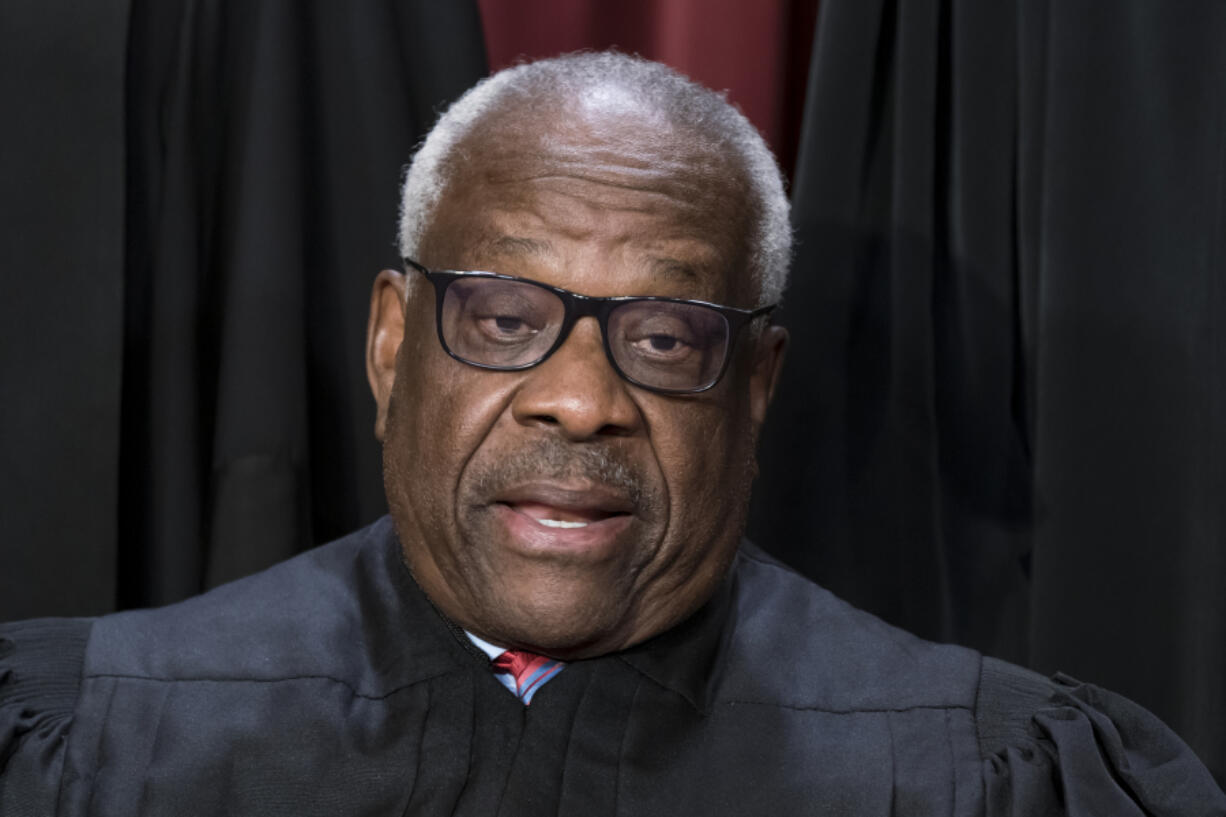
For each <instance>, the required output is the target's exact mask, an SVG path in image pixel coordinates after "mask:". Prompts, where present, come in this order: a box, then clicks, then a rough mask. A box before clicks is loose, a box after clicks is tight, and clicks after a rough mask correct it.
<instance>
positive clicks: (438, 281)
mask: <svg viewBox="0 0 1226 817" xmlns="http://www.w3.org/2000/svg"><path fill="white" fill-rule="evenodd" d="M401 260H402V261H404V264H405V267H407V268H411V269H414V270H417V271H418V272H420V273H421V274H422V275H424V276H425V278H426V280H427V281H429V282H430V284H431V285H432V286H433V287H434V312H435V314H434V328H435V331H436V332H437V334H438V342H439V343H440V344H442V347H443V351H445V352H446V353H447V354H448V355H450V356H451V357H452V358H454V359H456V360H458V361H460V362H461V363H465V364H467V365H469V366H475V367H476V368H478V369H488V370H490V371H498V372H516V371H522V370H523V369H531V368H532V367H533V366H539V365H540V364H542V363H544V362H545V361H546V360H548V359H549V357H550V356H551V355H552V354H553V353H554V352H556V351H557V350H558V348H559V347H561V346H562V344H563V343H565V342H566V339H567V338H568V337H570V332H571V329H573V328H574V326H575V323H576V322H577V321H578V320H579V319H580V318H586V317H592V318H595V319H596V322H597V323H599V324H600V339H601V342H602V343H603V344H604V353H605V358H606V359H607V360H608V361H609V365H610V366H612V367H613V371H615V372H617V374H618V375H619V376H621V378H622V379H623V380H625V381H626V382H627V383H633V384H634V385H636V386H638V387H639V388H642V389H647V390H648V391H653V392H656V393H658V394H699V393H701V392H704V391H707V390H708V389H712V388H714V387H715V385H716V384H717V383H719V381H720V380H722V379H723V378H724V374H725V372H727V371H728V364H729V363H730V362H731V361H732V353H733V351H734V350H735V348H736V342H737V339H738V337H740V333H741V329H743V328H744V327H745V326H746V325H748V324H749V323H751V322H752V321H754V320H755V319H757V318H760V317H762V316H763V315H769V314H770V313H771V312H772V311H774V309H775V308H776V307H777V306H778V304H770V305H769V306H762V307H759V308H757V309H740V308H738V307H735V306H724V305H722V304H713V303H709V302H708V301H695V300H687V299H685V298H666V297H663V296H658V295H612V296H603V297H601V296H595V295H583V294H580V293H578V292H571V291H570V290H569V289H562V288H561V287H555V286H551V285H549V284H546V283H542V282H541V281H534V280H532V279H531V278H520V277H518V276H515V275H503V274H502V273H500V272H485V271H481V270H465V271H461V270H432V269H430V268H428V267H426V266H425V265H423V264H419V263H417V262H416V261H414V260H413V259H412V258H402V259H401ZM462 278H497V279H499V280H503V281H515V282H518V283H521V284H530V285H531V286H534V287H540V288H541V289H544V290H547V291H549V292H552V293H553V294H554V295H556V296H557V297H558V299H559V300H561V301H562V309H563V317H562V326H561V327H560V328H559V329H558V337H557V338H556V339H555V340H554V342H553V344H552V345H551V346H550V347H549V348H548V349H547V350H545V352H544V353H543V354H542V355H541V356H540V357H538V358H537V359H536V360H533V361H530V362H528V363H520V364H517V365H514V366H499V365H496V364H492V363H477V362H476V361H473V360H469V359H468V358H464V357H460V356H459V355H457V354H456V353H455V352H453V351H452V350H451V347H450V346H448V345H447V339H446V338H445V337H443V296H444V294H445V293H446V292H447V287H449V286H451V284H452V283H453V282H454V281H458V280H460V279H462ZM639 301H655V302H659V303H671V304H688V305H691V306H702V307H706V308H707V309H712V310H714V311H715V312H717V313H719V315H720V316H721V317H722V318H723V319H724V322H725V323H726V324H727V326H728V347H727V348H726V349H725V350H724V359H723V362H721V363H720V366H719V371H718V372H717V373H716V374H715V377H713V378H712V379H711V382H710V383H708V384H706V385H705V386H699V387H697V388H693V389H669V388H663V387H660V386H652V385H649V384H647V383H642V382H640V381H638V380H635V379H634V378H633V377H631V376H630V375H628V374H627V373H626V372H625V371H623V370H622V367H621V366H619V365H618V364H617V360H616V359H615V358H614V357H613V349H612V347H611V346H610V345H609V315H610V313H612V311H613V310H614V309H616V308H617V307H618V306H621V305H623V304H628V303H636V302H639Z"/></svg>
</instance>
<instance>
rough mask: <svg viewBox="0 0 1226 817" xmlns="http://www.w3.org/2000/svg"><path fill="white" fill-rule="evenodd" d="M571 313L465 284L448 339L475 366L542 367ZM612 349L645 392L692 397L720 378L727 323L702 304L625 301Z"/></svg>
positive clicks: (473, 281) (507, 285) (449, 310)
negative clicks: (684, 393)
mask: <svg viewBox="0 0 1226 817" xmlns="http://www.w3.org/2000/svg"><path fill="white" fill-rule="evenodd" d="M565 318H566V308H565V305H564V304H563V302H562V299H561V298H559V297H558V295H557V294H556V293H554V292H551V291H549V290H547V289H544V288H542V287H538V286H534V285H532V284H528V283H524V282H522V281H507V280H504V279H501V278H460V279H456V280H455V281H453V282H452V283H451V285H450V286H448V287H447V290H446V294H445V296H444V297H443V305H442V322H441V328H442V334H443V340H444V342H445V343H446V344H447V348H448V349H450V350H451V352H452V354H454V355H456V356H457V357H460V358H462V359H464V360H467V361H469V362H470V363H477V364H479V365H482V366H493V367H498V368H508V369H509V368H518V367H521V366H529V365H531V364H533V363H537V362H539V361H540V360H541V359H542V358H543V357H544V356H545V355H546V354H547V353H548V352H549V350H550V349H551V348H552V347H553V345H554V342H555V341H556V340H557V338H558V333H559V332H561V330H562V324H563V322H564V321H565ZM607 331H608V334H609V337H608V347H609V350H610V351H611V353H612V357H613V360H614V363H615V364H616V365H617V368H619V369H620V370H621V372H622V373H623V374H624V375H625V376H627V377H629V378H630V379H632V380H635V381H637V382H639V383H641V384H643V385H645V386H649V387H652V388H658V389H670V390H676V391H687V390H691V389H699V388H703V387H705V386H708V385H710V383H711V382H713V381H714V380H715V378H716V377H718V376H719V373H720V369H721V368H722V367H723V363H724V356H725V354H726V352H727V347H728V335H729V331H728V322H727V320H725V318H724V316H723V315H721V314H720V313H719V312H717V311H715V310H713V309H709V308H707V307H704V306H701V305H699V304H683V303H671V302H668V301H627V302H626V303H624V304H618V305H617V306H615V307H614V308H613V309H612V310H611V312H610V313H609V319H608V330H607Z"/></svg>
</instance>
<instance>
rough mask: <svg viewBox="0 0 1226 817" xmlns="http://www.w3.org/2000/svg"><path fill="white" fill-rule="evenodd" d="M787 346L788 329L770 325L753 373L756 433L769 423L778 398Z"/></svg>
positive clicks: (751, 411) (759, 345)
mask: <svg viewBox="0 0 1226 817" xmlns="http://www.w3.org/2000/svg"><path fill="white" fill-rule="evenodd" d="M787 346H788V330H786V329H784V328H783V327H782V326H769V325H768V326H767V327H766V328H765V329H763V330H762V335H761V336H760V337H759V338H758V343H757V346H756V348H755V349H754V356H753V368H752V369H751V371H750V374H749V416H750V418H751V419H752V420H753V426H754V433H755V434H756V433H757V430H758V429H759V428H761V427H762V423H763V421H765V420H766V409H767V408H768V407H769V406H770V402H771V398H773V397H774V396H775V386H776V385H778V383H779V372H781V371H782V370H783V356H784V353H785V352H786V351H787Z"/></svg>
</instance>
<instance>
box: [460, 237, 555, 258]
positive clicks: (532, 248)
mask: <svg viewBox="0 0 1226 817" xmlns="http://www.w3.org/2000/svg"><path fill="white" fill-rule="evenodd" d="M473 249H474V251H475V252H476V253H477V254H478V255H480V256H483V257H484V256H493V257H495V258H507V259H516V258H523V257H525V256H556V255H557V251H556V250H555V248H554V246H553V242H551V241H549V240H548V239H544V238H529V237H527V236H518V235H500V234H494V233H484V234H483V235H482V236H481V237H479V238H478V239H477V241H476V242H475V243H474V244H473Z"/></svg>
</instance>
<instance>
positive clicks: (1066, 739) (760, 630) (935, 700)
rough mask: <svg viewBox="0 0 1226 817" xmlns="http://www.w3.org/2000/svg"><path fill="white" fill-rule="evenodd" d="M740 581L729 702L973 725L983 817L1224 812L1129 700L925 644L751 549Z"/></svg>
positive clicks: (1185, 755)
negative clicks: (923, 714) (938, 715)
mask: <svg viewBox="0 0 1226 817" xmlns="http://www.w3.org/2000/svg"><path fill="white" fill-rule="evenodd" d="M736 576H737V581H738V584H739V587H738V590H737V593H736V604H737V608H738V609H737V611H736V616H735V622H736V624H735V629H734V632H733V636H732V638H731V642H730V645H729V646H728V648H727V655H728V658H727V667H728V668H727V672H726V675H725V678H724V680H723V682H722V684H721V689H720V692H719V696H718V697H719V699H721V700H723V701H724V702H733V703H736V702H742V701H752V702H754V703H768V704H769V705H773V706H778V707H784V708H797V709H806V710H817V711H825V712H833V713H847V714H848V715H853V714H856V713H878V712H879V713H887V714H893V713H906V712H908V711H915V710H923V711H928V712H932V711H944V712H945V713H946V715H947V718H948V722H950V723H954V722H956V720H957V719H958V718H961V717H962V716H963V715H969V716H970V718H971V719H973V726H974V742H975V744H976V745H975V746H974V747H973V751H974V753H975V754H976V755H977V757H978V764H979V772H980V775H981V778H982V794H983V809H982V813H984V814H987V815H1001V817H1006V816H1009V817H1021V815H1027V817H1030V816H1031V815H1048V814H1050V815H1071V816H1072V817H1089V816H1090V815H1104V814H1110V815H1136V817H1141V816H1142V815H1158V816H1159V817H1163V816H1164V815H1170V816H1171V817H1175V815H1181V816H1182V815H1205V817H1208V816H1209V815H1216V816H1218V817H1221V816H1222V815H1226V795H1224V794H1223V792H1222V790H1221V789H1220V788H1219V787H1218V785H1217V784H1216V782H1215V781H1214V779H1213V777H1212V775H1211V774H1210V773H1209V772H1208V770H1207V769H1206V768H1205V766H1204V765H1203V764H1202V763H1201V762H1200V760H1199V759H1198V758H1197V757H1196V755H1195V754H1194V753H1193V752H1192V751H1191V749H1189V748H1188V746H1187V745H1186V744H1185V743H1184V742H1183V741H1182V740H1181V739H1180V738H1179V737H1178V736H1177V735H1176V734H1175V733H1174V732H1173V731H1171V730H1170V729H1169V728H1168V727H1167V726H1166V725H1165V724H1164V723H1163V722H1162V721H1161V720H1159V719H1158V718H1157V717H1156V716H1154V715H1153V714H1151V713H1150V712H1148V711H1147V710H1146V709H1144V708H1143V707H1141V706H1140V705H1138V704H1136V703H1134V702H1133V701H1130V700H1128V699H1127V698H1124V697H1123V696H1120V695H1117V694H1115V693H1112V692H1109V691H1107V690H1104V689H1101V688H1099V687H1096V686H1093V685H1091V684H1086V683H1081V682H1079V681H1076V680H1074V679H1072V678H1070V677H1068V676H1067V675H1064V674H1057V675H1055V676H1053V677H1050V678H1049V677H1046V676H1043V675H1040V674H1038V673H1036V672H1033V671H1031V670H1028V669H1025V668H1022V667H1019V666H1015V665H1013V664H1009V663H1006V662H1004V661H1000V660H997V659H994V658H989V657H984V656H982V655H980V654H979V653H977V652H975V651H973V650H970V649H966V648H963V647H958V646H954V645H949V644H936V643H932V642H929V641H925V640H923V639H920V638H918V637H917V636H914V635H912V634H910V633H908V632H906V631H903V630H900V629H898V628H896V627H893V626H891V625H889V624H887V623H885V622H883V621H881V620H880V619H878V618H876V617H875V616H873V615H871V614H869V613H867V612H865V611H862V610H858V609H856V608H855V607H852V606H851V605H849V604H847V603H846V602H844V601H842V600H841V599H839V598H837V597H836V596H834V595H832V594H831V593H829V592H828V591H826V590H825V589H823V588H821V587H818V586H816V585H814V584H813V583H812V582H810V581H809V580H808V579H806V578H804V577H802V576H799V575H798V574H796V573H794V572H793V571H792V570H791V569H790V568H787V567H786V566H784V565H782V564H780V563H778V562H776V561H774V560H773V559H771V558H770V557H769V556H767V555H765V554H764V553H762V552H761V551H759V550H757V549H756V548H754V547H753V546H745V547H742V549H741V552H740V554H739V556H738V565H737V569H736ZM955 734H956V732H954V731H951V736H952V735H955ZM896 739H897V738H896ZM951 740H953V741H956V740H957V738H956V737H952V738H951ZM904 754H905V752H904V751H902V749H901V747H896V750H895V756H896V757H900V756H902V755H904Z"/></svg>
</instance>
